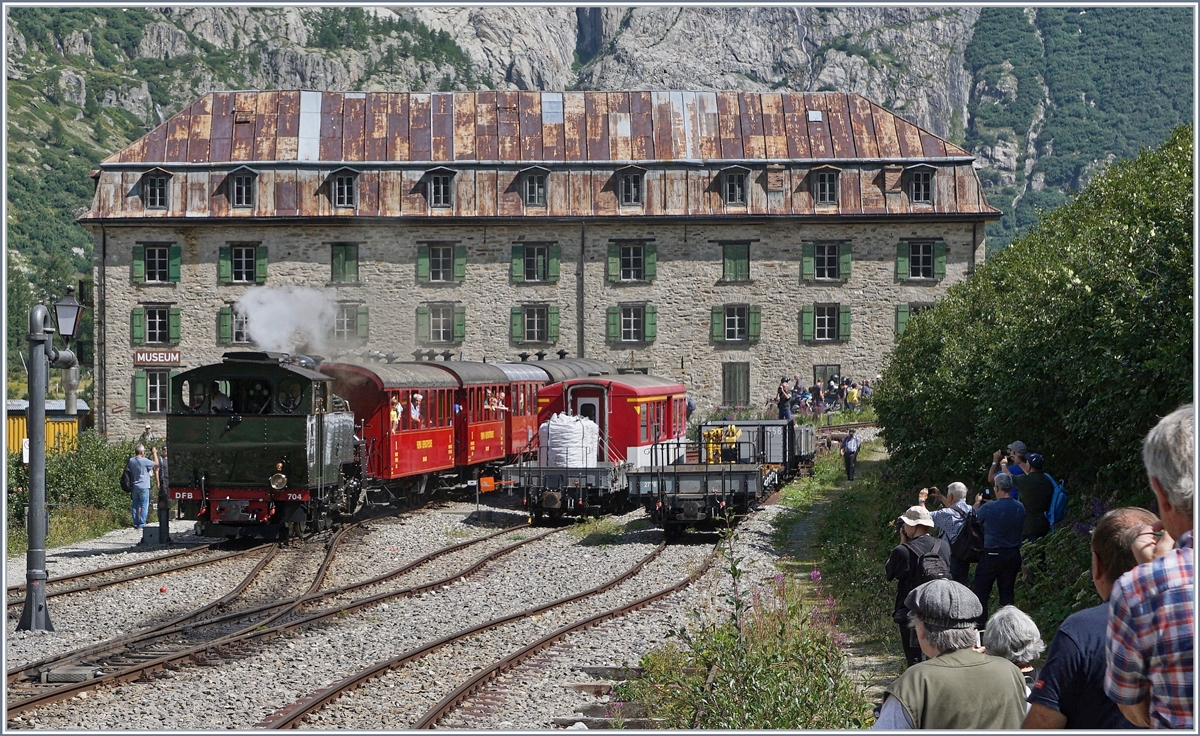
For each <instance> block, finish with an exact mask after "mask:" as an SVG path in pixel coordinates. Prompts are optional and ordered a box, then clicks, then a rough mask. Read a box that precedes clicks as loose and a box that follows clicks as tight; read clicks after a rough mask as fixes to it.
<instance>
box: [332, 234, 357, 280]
mask: <svg viewBox="0 0 1200 736" xmlns="http://www.w3.org/2000/svg"><path fill="white" fill-rule="evenodd" d="M329 255H330V268H331V272H330V279H329V280H330V281H333V282H334V283H337V284H355V283H358V245H357V244H356V243H334V244H333V245H331V246H329Z"/></svg>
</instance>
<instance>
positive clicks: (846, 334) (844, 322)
mask: <svg viewBox="0 0 1200 736" xmlns="http://www.w3.org/2000/svg"><path fill="white" fill-rule="evenodd" d="M838 339H839V340H849V339H850V305H849V304H842V305H840V306H839V307H838Z"/></svg>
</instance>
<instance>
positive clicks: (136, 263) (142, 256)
mask: <svg viewBox="0 0 1200 736" xmlns="http://www.w3.org/2000/svg"><path fill="white" fill-rule="evenodd" d="M132 264H133V265H132V269H131V271H130V276H131V277H132V278H133V281H134V283H137V284H141V283H144V282H145V281H146V247H145V246H143V245H135V246H133V261H132Z"/></svg>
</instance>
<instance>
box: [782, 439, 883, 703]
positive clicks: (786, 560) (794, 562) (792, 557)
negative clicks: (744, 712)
mask: <svg viewBox="0 0 1200 736" xmlns="http://www.w3.org/2000/svg"><path fill="white" fill-rule="evenodd" d="M886 458H887V454H886V453H885V452H884V451H882V450H880V451H878V452H875V453H874V454H869V455H868V454H865V453H864V454H863V456H862V457H861V458H860V460H859V463H858V464H859V468H860V472H861V471H862V470H865V469H867V468H870V467H872V466H874V465H875V464H877V463H879V462H881V461H882V460H884V459H886ZM851 487H852V484H851V483H849V482H847V481H844V480H843V481H842V483H841V484H840V485H839V486H837V487H836V488H829V489H826V490H824V491H823V492H821V494H820V495H819V496H817V498H816V500H815V502H814V503H813V505H812V507H811V508H810V509H808V510H806V511H785V512H784V513H794V514H797V515H798V520H797V521H796V522H795V523H794V525H793V526H792V528H791V532H790V534H789V535H788V538H787V540H786V541H785V542H784V548H783V552H784V555H783V557H782V558H781V562H782V564H783V568H784V570H785V571H786V572H788V573H791V574H792V575H794V576H795V578H796V579H797V580H798V581H799V582H800V584H801V586H802V587H804V588H806V589H811V585H812V583H811V582H810V581H811V577H810V576H811V573H812V570H813V568H814V566H815V565H816V555H815V554H814V550H815V548H816V547H815V545H816V537H817V524H818V523H819V521H820V520H821V518H822V517H824V515H825V513H826V512H827V511H828V510H829V507H830V505H831V504H833V503H835V502H836V501H837V500H838V498H840V496H841V495H842V494H843V493H845V492H846V491H847V490H849V489H850V488H851ZM844 633H846V634H847V635H848V636H849V639H848V640H847V643H848V644H849V649H848V658H847V659H848V664H849V666H850V671H851V673H852V674H853V675H854V676H855V677H857V678H858V679H859V682H860V683H861V684H862V687H863V688H864V689H865V690H866V693H867V697H868V698H870V699H872V700H875V701H878V700H880V699H881V698H882V697H883V688H885V687H886V686H887V685H888V683H890V682H891V681H892V680H894V679H896V677H898V676H899V675H900V673H901V672H902V671H903V663H902V662H900V661H898V660H896V659H895V658H893V657H889V656H888V655H887V654H886V652H884V651H883V650H882V648H881V647H879V646H878V645H877V644H873V643H870V642H859V641H857V640H856V639H855V637H854V636H853V635H851V632H844Z"/></svg>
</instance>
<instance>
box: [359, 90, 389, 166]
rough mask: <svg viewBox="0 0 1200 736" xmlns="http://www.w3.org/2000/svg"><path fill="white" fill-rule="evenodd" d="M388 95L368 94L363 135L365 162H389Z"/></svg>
mask: <svg viewBox="0 0 1200 736" xmlns="http://www.w3.org/2000/svg"><path fill="white" fill-rule="evenodd" d="M388 106H389V102H388V95H387V93H386V92H368V93H367V100H366V105H365V106H364V115H365V119H364V121H363V125H364V126H365V130H364V134H363V145H364V147H363V160H364V161H387V160H388V155H387V141H388Z"/></svg>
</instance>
